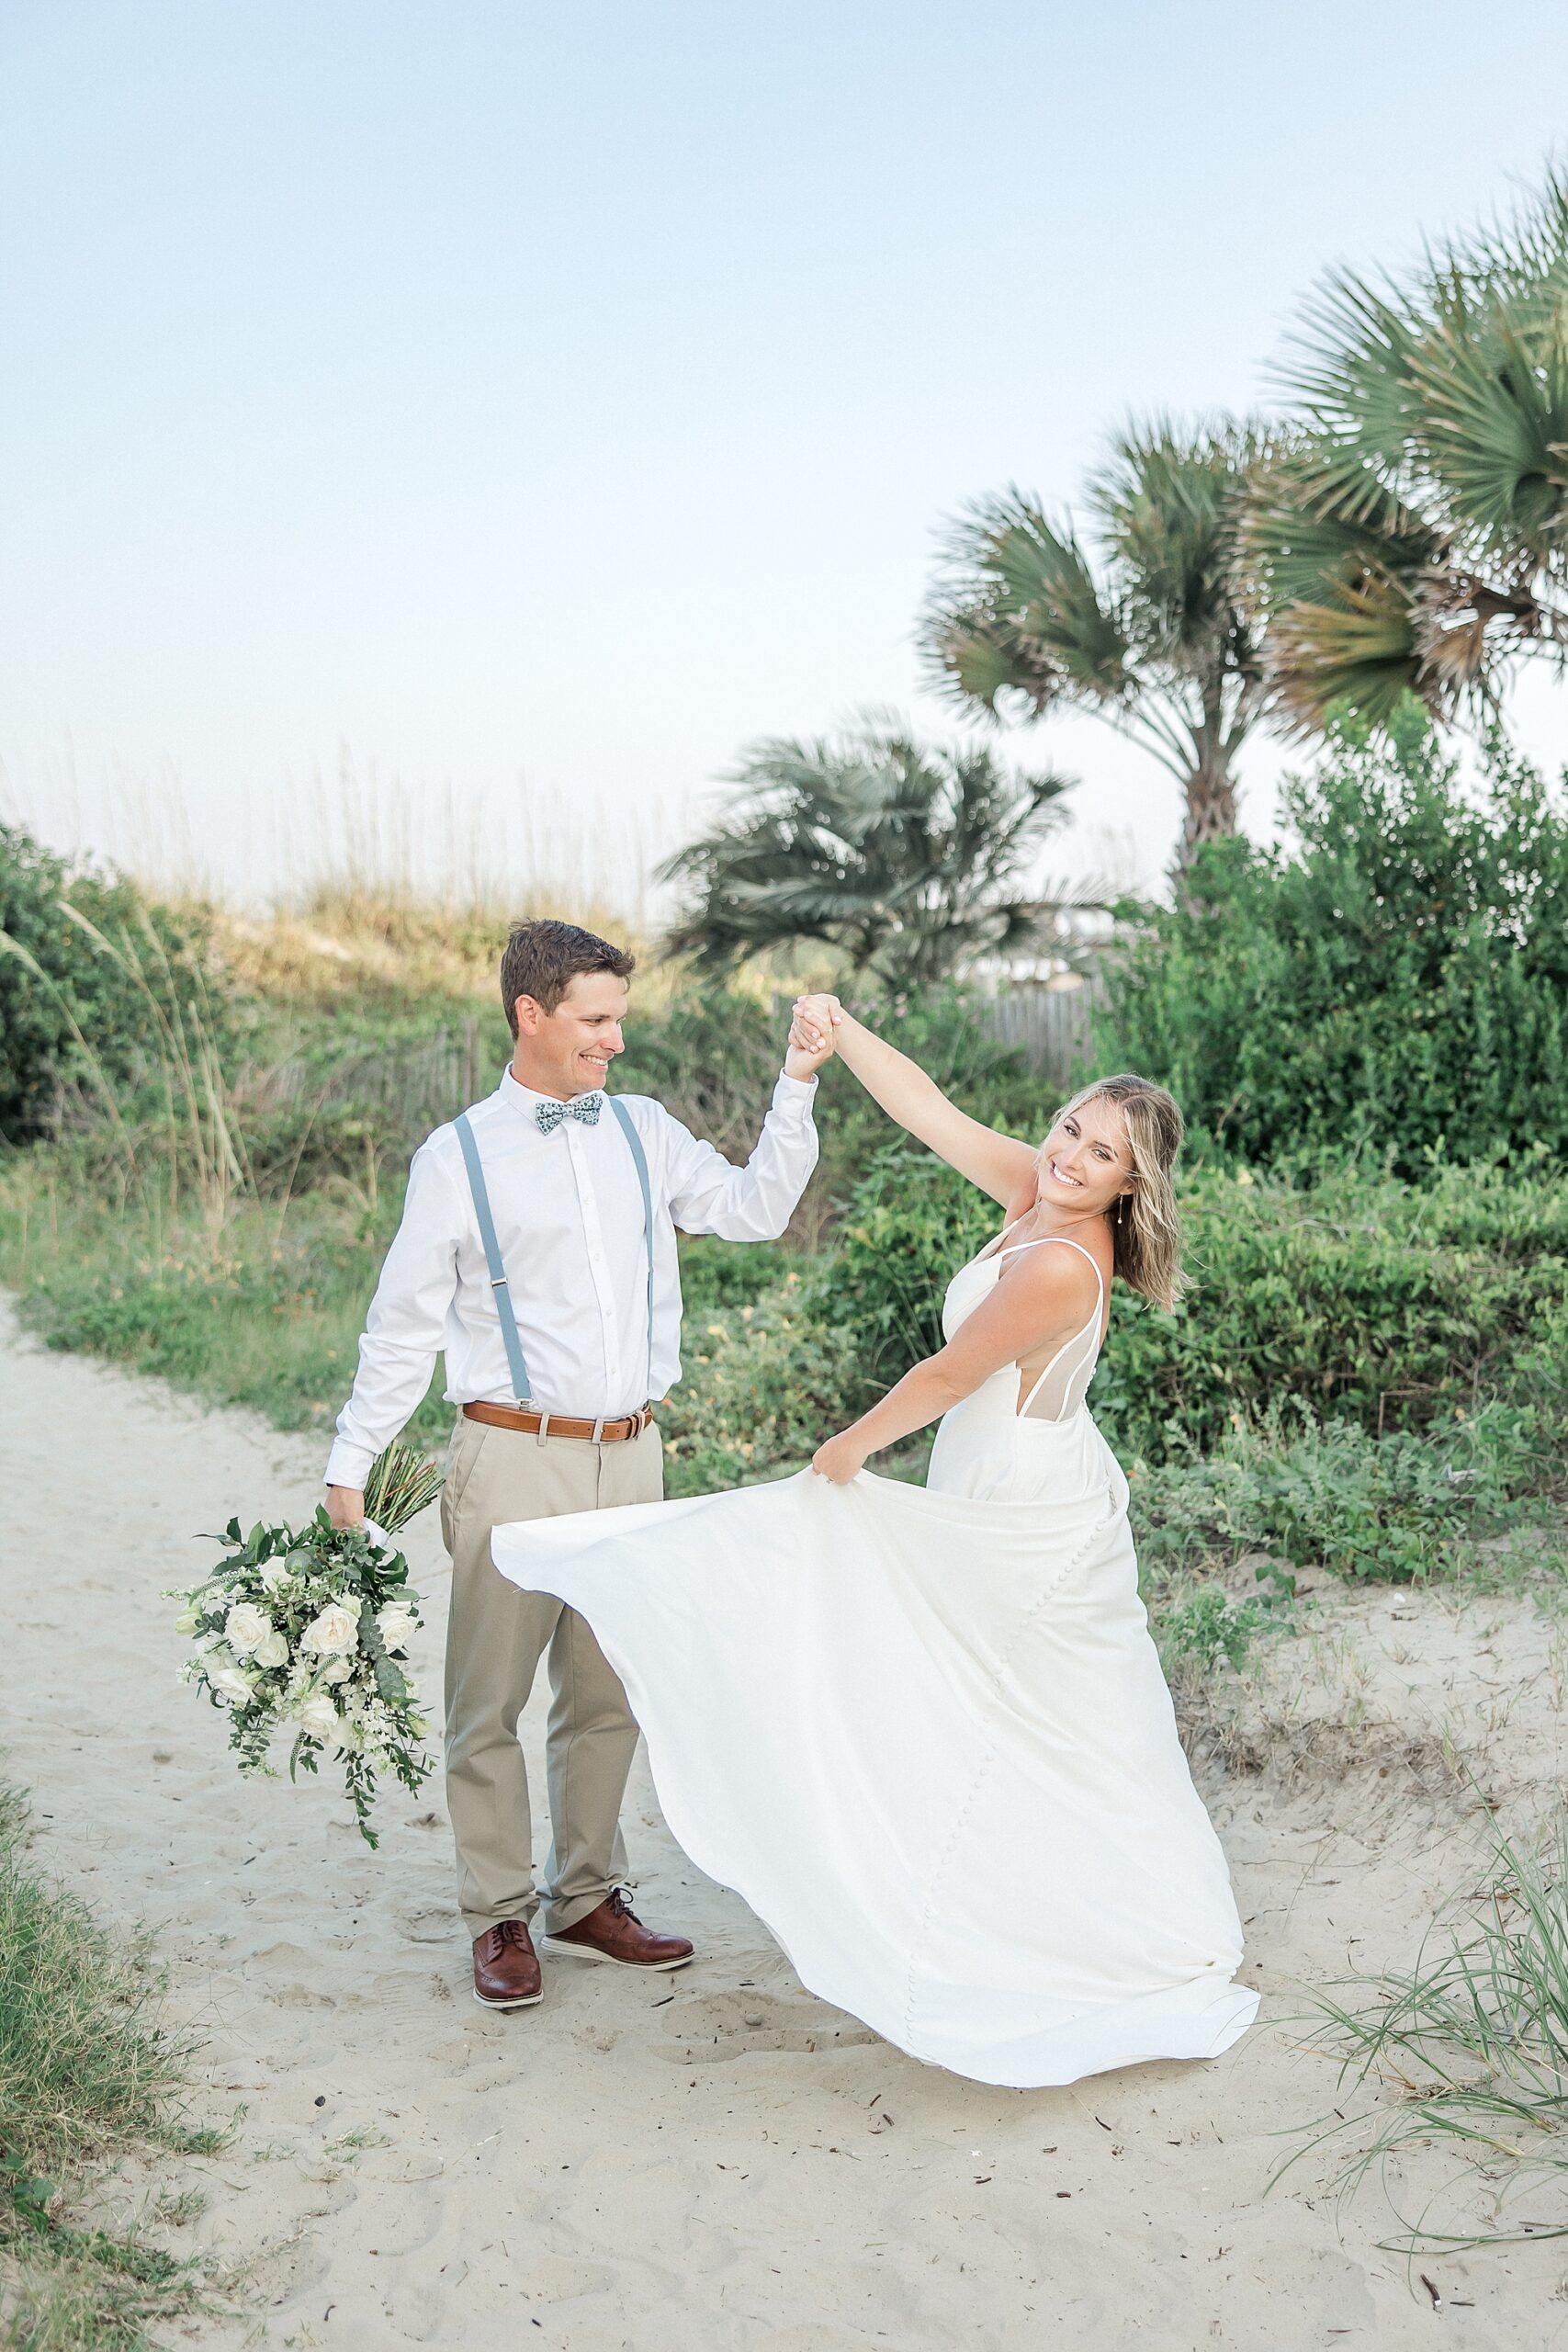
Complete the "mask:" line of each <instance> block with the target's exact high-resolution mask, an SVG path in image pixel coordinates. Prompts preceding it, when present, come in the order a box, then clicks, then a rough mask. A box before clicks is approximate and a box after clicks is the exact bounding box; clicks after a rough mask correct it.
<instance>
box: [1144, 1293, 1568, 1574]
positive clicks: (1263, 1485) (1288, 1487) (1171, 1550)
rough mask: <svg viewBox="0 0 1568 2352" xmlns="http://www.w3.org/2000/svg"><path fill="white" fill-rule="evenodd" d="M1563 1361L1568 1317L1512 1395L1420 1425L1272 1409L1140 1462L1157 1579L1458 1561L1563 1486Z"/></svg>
mask: <svg viewBox="0 0 1568 2352" xmlns="http://www.w3.org/2000/svg"><path fill="white" fill-rule="evenodd" d="M1543 1358H1545V1359H1547V1361H1548V1364H1549V1373H1546V1374H1543V1364H1542V1359H1543ZM1565 1367H1568V1327H1563V1328H1560V1329H1559V1330H1558V1331H1557V1332H1556V1333H1554V1334H1553V1335H1552V1337H1551V1340H1549V1341H1548V1342H1547V1343H1545V1345H1544V1346H1543V1349H1542V1350H1541V1351H1533V1352H1532V1354H1531V1355H1529V1356H1527V1357H1526V1358H1525V1359H1523V1361H1522V1362H1521V1363H1520V1364H1519V1366H1517V1368H1516V1371H1515V1375H1514V1386H1515V1391H1516V1393H1515V1394H1514V1395H1512V1396H1509V1397H1495V1398H1493V1399H1491V1400H1490V1401H1489V1402H1488V1403H1486V1404H1485V1405H1483V1406H1482V1407H1481V1408H1480V1409H1479V1410H1478V1411H1476V1412H1474V1413H1471V1414H1466V1415H1465V1416H1464V1417H1463V1418H1462V1419H1460V1418H1456V1419H1453V1420H1450V1421H1448V1422H1444V1423H1440V1424H1438V1426H1436V1427H1435V1428H1433V1429H1431V1430H1426V1431H1424V1432H1422V1433H1421V1434H1419V1435H1417V1434H1416V1433H1415V1432H1413V1431H1409V1430H1400V1431H1397V1432H1395V1433H1394V1434H1393V1435H1392V1436H1388V1437H1383V1438H1376V1437H1372V1436H1370V1435H1369V1434H1368V1432H1367V1431H1366V1430H1361V1429H1358V1428H1356V1427H1355V1426H1354V1424H1352V1423H1348V1422H1328V1423H1325V1424H1322V1425H1319V1424H1315V1423H1314V1422H1313V1421H1312V1420H1311V1419H1310V1418H1309V1417H1308V1416H1307V1415H1306V1414H1305V1413H1304V1412H1303V1411H1298V1412H1296V1413H1295V1414H1294V1415H1288V1414H1286V1413H1283V1412H1281V1411H1279V1410H1276V1411H1274V1412H1273V1413H1271V1414H1269V1416H1268V1417H1267V1418H1266V1419H1263V1420H1261V1421H1259V1422H1256V1423H1251V1424H1248V1425H1247V1426H1244V1427H1242V1428H1239V1429H1235V1430H1231V1431H1230V1432H1229V1434H1228V1435H1227V1436H1226V1437H1225V1438H1224V1441H1223V1442H1221V1443H1220V1444H1219V1445H1218V1446H1216V1447H1215V1448H1214V1450H1213V1453H1208V1454H1206V1455H1203V1456H1201V1457H1196V1456H1194V1457H1190V1458H1189V1459H1187V1460H1177V1461H1168V1462H1166V1463H1164V1464H1157V1465H1153V1466H1151V1465H1149V1464H1143V1463H1134V1464H1133V1466H1132V1473H1131V1477H1130V1481H1129V1483H1130V1487H1131V1490H1132V1498H1133V1501H1132V1511H1133V1524H1134V1532H1135V1534H1136V1537H1137V1544H1138V1557H1139V1560H1140V1563H1141V1564H1142V1566H1143V1569H1144V1572H1145V1576H1147V1577H1150V1578H1151V1579H1152V1580H1153V1581H1154V1582H1155V1583H1156V1585H1157V1584H1158V1583H1159V1582H1160V1581H1162V1580H1163V1579H1164V1578H1166V1577H1169V1576H1172V1575H1176V1576H1184V1575H1190V1574H1193V1573H1211V1574H1212V1573H1213V1572H1214V1571H1216V1570H1223V1569H1227V1568H1234V1567H1235V1566H1238V1565H1240V1564H1241V1563H1242V1562H1244V1561H1247V1560H1248V1559H1251V1560H1252V1561H1253V1564H1254V1568H1255V1572H1256V1574H1257V1575H1258V1577H1260V1578H1261V1579H1263V1580H1264V1581H1266V1582H1270V1583H1275V1584H1278V1585H1280V1586H1282V1587H1284V1588H1286V1589H1289V1587H1290V1585H1291V1583H1292V1578H1293V1577H1294V1576H1295V1575H1296V1574H1298V1573H1299V1572H1300V1571H1301V1570H1303V1569H1304V1568H1309V1567H1323V1568H1327V1569H1330V1570H1332V1571H1333V1572H1334V1573H1335V1574H1336V1575H1338V1576H1346V1577H1381V1578H1383V1579H1385V1580H1388V1581H1392V1582H1401V1583H1405V1582H1415V1581H1417V1580H1420V1579H1422V1578H1425V1577H1430V1576H1433V1575H1436V1574H1438V1573H1440V1572H1443V1571H1445V1570H1451V1569H1452V1568H1453V1567H1455V1566H1458V1565H1461V1563H1462V1562H1464V1561H1465V1560H1467V1559H1468V1558H1469V1556H1470V1553H1471V1547H1472V1546H1473V1545H1474V1544H1476V1543H1477V1542H1479V1541H1482V1540H1483V1539H1485V1538H1488V1537H1492V1536H1495V1535H1498V1534H1500V1533H1502V1532H1506V1530H1508V1529H1510V1528H1513V1527H1516V1526H1517V1525H1518V1524H1519V1523H1520V1522H1521V1521H1523V1520H1524V1519H1525V1518H1526V1517H1530V1518H1536V1517H1538V1516H1539V1513H1540V1501H1539V1498H1540V1497H1542V1496H1543V1495H1544V1494H1546V1493H1548V1492H1550V1491H1551V1490H1552V1489H1554V1488H1556V1487H1560V1486H1561V1483H1562V1473H1563V1464H1562V1453H1561V1429H1562V1421H1561V1413H1560V1406H1559V1392H1560V1387H1561V1381H1562V1373H1563V1370H1564V1368H1565Z"/></svg>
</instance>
